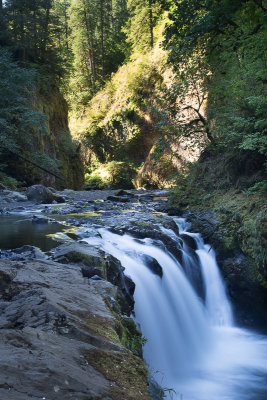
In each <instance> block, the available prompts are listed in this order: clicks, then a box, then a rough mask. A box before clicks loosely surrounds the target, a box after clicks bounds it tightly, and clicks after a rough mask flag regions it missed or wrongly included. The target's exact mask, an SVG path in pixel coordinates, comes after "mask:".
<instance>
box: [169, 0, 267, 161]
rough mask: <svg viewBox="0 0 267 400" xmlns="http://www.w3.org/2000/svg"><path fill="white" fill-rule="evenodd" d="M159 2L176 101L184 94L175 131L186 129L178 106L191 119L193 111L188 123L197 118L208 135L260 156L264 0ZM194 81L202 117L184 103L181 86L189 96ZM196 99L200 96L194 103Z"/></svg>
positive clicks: (263, 131) (263, 130)
mask: <svg viewBox="0 0 267 400" xmlns="http://www.w3.org/2000/svg"><path fill="white" fill-rule="evenodd" d="M162 3H164V4H163V6H164V7H165V8H167V9H168V10H169V18H170V20H171V24H169V26H168V27H167V30H166V41H165V46H166V47H167V48H168V50H169V51H170V58H169V60H170V61H171V63H172V65H173V66H174V68H175V70H176V72H177V85H176V86H177V88H178V89H177V90H176V94H177V96H176V101H178V103H179V97H180V99H181V100H183V101H182V103H180V104H179V106H178V116H177V117H176V121H178V122H179V124H178V126H179V131H180V132H181V133H182V134H186V133H187V127H188V126H187V127H186V126H185V125H184V124H183V121H181V116H182V112H183V111H185V110H191V111H193V113H195V114H196V119H195V118H194V116H193V115H192V120H191V123H190V126H192V125H193V126H194V127H195V123H196V121H197V124H198V125H197V126H202V129H203V132H204V134H205V135H207V137H208V138H209V140H210V141H216V143H217V145H220V146H225V147H228V148H229V147H231V148H235V149H237V150H238V151H239V150H240V149H250V150H252V151H253V152H254V153H250V155H249V157H250V158H251V157H258V158H259V160H261V159H262V157H261V156H259V154H263V152H264V151H266V147H267V143H266V142H267V141H266V139H265V138H266V136H265V135H266V124H264V122H263V120H264V117H263V115H264V113H265V112H266V104H267V101H266V98H267V96H266V81H267V79H266V69H265V65H266V40H265V39H264V38H265V37H266V13H265V11H264V10H265V5H264V2H261V1H254V0H245V1H243V0H237V1H235V2H232V1H230V0H223V1H219V0H212V1H211V0H201V1H198V0H190V1H189V0H181V1H179V3H173V2H166V1H164V2H162ZM197 59H198V66H197V68H194V69H193V70H192V68H191V66H192V62H194V60H197ZM196 87H198V88H199V89H201V92H203V94H204V95H205V98H206V99H205V103H206V104H205V109H206V116H205V118H204V119H203V118H202V117H203V113H202V114H201V113H199V111H200V109H199V108H198V107H194V105H193V104H192V103H191V104H185V103H184V99H185V95H183V96H182V97H181V91H182V92H183V93H184V94H186V96H190V95H191V97H192V95H193V93H194V90H195V89H194V88H196ZM172 91H173V90H172ZM198 91H199V90H198ZM173 95H174V94H173ZM201 101H202V100H201V97H200V101H198V103H199V104H201ZM202 104H204V103H202ZM176 111H177V110H176ZM200 114H201V115H200ZM173 132H174V134H175V132H177V129H174V130H173ZM193 132H194V130H192V133H193ZM264 149H265V150H264ZM246 154H248V153H246Z"/></svg>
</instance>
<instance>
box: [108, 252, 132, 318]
mask: <svg viewBox="0 0 267 400" xmlns="http://www.w3.org/2000/svg"><path fill="white" fill-rule="evenodd" d="M124 269H125V268H124V267H123V266H122V265H121V263H120V261H119V260H117V259H116V258H115V257H113V256H111V255H108V256H107V258H106V271H107V280H108V281H109V282H111V283H112V284H113V285H116V286H118V288H119V292H118V293H119V294H118V303H119V305H120V307H121V311H122V313H124V314H126V315H128V316H130V315H131V313H132V312H133V308H134V299H133V294H134V290H135V283H134V282H133V281H132V280H131V279H130V278H129V277H128V276H126V275H124V273H123V271H124Z"/></svg>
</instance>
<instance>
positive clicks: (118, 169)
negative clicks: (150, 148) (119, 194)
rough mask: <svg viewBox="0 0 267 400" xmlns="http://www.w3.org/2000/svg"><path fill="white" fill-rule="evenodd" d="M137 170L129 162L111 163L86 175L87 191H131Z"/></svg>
mask: <svg viewBox="0 0 267 400" xmlns="http://www.w3.org/2000/svg"><path fill="white" fill-rule="evenodd" d="M135 175H136V168H135V167H134V166H133V165H132V164H131V163H127V162H120V161H111V162H109V163H107V164H103V165H101V166H100V167H99V168H98V169H96V170H95V171H93V172H92V173H91V174H85V189H104V188H108V187H109V188H111V189H120V188H123V189H131V188H133V178H134V177H135Z"/></svg>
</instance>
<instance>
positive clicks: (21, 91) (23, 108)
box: [0, 49, 45, 153]
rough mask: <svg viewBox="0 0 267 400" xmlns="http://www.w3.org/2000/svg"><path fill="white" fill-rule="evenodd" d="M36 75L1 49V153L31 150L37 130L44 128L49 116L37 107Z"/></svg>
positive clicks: (40, 130)
mask: <svg viewBox="0 0 267 400" xmlns="http://www.w3.org/2000/svg"><path fill="white" fill-rule="evenodd" d="M35 78H36V74H35V73H34V72H33V71H31V70H29V69H25V68H21V67H19V66H18V64H17V63H15V62H13V61H12V58H11V54H10V53H9V52H8V51H7V50H3V49H0V92H1V96H0V153H6V151H7V150H9V151H13V152H14V151H16V152H20V151H21V150H22V148H25V147H27V148H28V150H30V149H31V145H32V142H33V141H32V134H33V130H34V129H37V130H39V132H40V134H41V132H42V131H43V129H45V128H44V125H45V124H44V121H45V116H44V114H43V113H41V112H39V111H36V110H34V109H33V105H32V104H33V100H34V93H35Z"/></svg>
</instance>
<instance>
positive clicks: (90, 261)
mask: <svg viewBox="0 0 267 400" xmlns="http://www.w3.org/2000/svg"><path fill="white" fill-rule="evenodd" d="M65 257H66V258H67V259H68V260H69V261H70V262H74V263H79V262H80V263H85V264H87V265H89V266H92V267H97V268H100V269H101V270H102V271H103V272H104V273H105V272H106V264H105V261H104V260H102V259H101V258H100V257H95V256H92V255H90V254H86V253H81V252H78V251H70V252H69V253H67V254H65Z"/></svg>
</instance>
